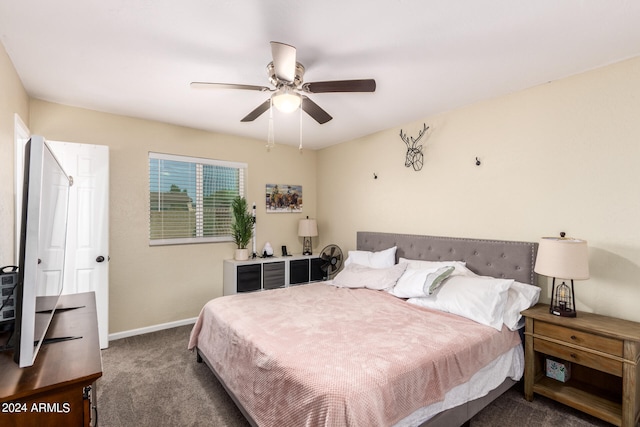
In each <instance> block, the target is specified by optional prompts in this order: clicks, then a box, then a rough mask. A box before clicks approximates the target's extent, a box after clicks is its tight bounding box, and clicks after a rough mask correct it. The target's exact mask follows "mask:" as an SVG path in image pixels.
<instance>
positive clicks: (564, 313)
mask: <svg viewBox="0 0 640 427" xmlns="http://www.w3.org/2000/svg"><path fill="white" fill-rule="evenodd" d="M549 313H551V314H553V315H554V316H561V317H576V315H577V313H576V311H575V310H573V309H571V308H566V307H558V306H553V305H550V306H549Z"/></svg>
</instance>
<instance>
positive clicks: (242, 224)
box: [231, 196, 253, 261]
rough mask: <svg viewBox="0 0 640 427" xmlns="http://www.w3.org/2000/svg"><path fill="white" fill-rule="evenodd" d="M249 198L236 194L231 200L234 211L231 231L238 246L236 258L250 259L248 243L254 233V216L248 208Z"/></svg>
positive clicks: (232, 210)
mask: <svg viewBox="0 0 640 427" xmlns="http://www.w3.org/2000/svg"><path fill="white" fill-rule="evenodd" d="M247 208H248V206H247V200H246V199H245V198H244V197H240V196H236V197H235V198H234V199H233V202H231V212H232V213H233V224H231V233H232V234H233V241H234V242H235V244H236V246H237V247H238V248H237V249H236V255H235V259H236V260H238V261H244V260H247V259H249V250H248V249H247V245H248V244H249V241H250V240H251V236H252V234H253V216H251V213H250V212H249V210H248V209H247Z"/></svg>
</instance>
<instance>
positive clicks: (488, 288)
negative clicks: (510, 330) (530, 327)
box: [407, 275, 514, 331]
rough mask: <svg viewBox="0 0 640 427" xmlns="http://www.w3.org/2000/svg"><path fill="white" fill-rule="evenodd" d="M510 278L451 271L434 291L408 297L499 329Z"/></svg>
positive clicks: (424, 304) (415, 302)
mask: <svg viewBox="0 0 640 427" xmlns="http://www.w3.org/2000/svg"><path fill="white" fill-rule="evenodd" d="M513 282H514V281H513V280H512V279H496V278H494V277H489V276H457V275H452V276H451V277H449V278H448V279H447V280H446V282H445V283H444V284H443V285H442V286H440V288H439V289H438V290H437V291H436V292H435V293H434V294H433V295H431V296H429V297H423V298H411V299H409V300H407V301H408V302H410V303H412V304H416V305H419V306H421V307H427V308H432V309H435V310H439V311H445V312H448V313H453V314H457V315H459V316H463V317H466V318H467V319H471V320H474V321H476V322H478V323H481V324H483V325H487V326H491V327H492V328H494V329H497V330H498V331H499V330H501V329H502V324H503V323H504V322H503V313H504V308H505V305H506V302H507V293H508V291H509V288H510V287H511V285H512V283H513Z"/></svg>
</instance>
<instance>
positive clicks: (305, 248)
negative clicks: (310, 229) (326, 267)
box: [302, 237, 311, 255]
mask: <svg viewBox="0 0 640 427" xmlns="http://www.w3.org/2000/svg"><path fill="white" fill-rule="evenodd" d="M302 255H311V237H304V238H303V241H302Z"/></svg>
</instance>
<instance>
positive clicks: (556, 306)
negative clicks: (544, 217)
mask: <svg viewBox="0 0 640 427" xmlns="http://www.w3.org/2000/svg"><path fill="white" fill-rule="evenodd" d="M534 271H535V272H536V273H538V274H541V275H543V276H548V277H552V278H553V281H552V285H551V304H550V305H549V313H551V314H554V315H556V316H563V317H576V307H575V300H576V299H575V293H574V290H573V281H574V280H585V279H588V278H589V250H588V248H587V242H586V241H585V240H580V239H573V238H570V237H565V233H560V237H543V238H542V239H540V244H539V245H538V256H537V257H536V264H535V267H534ZM556 278H557V279H562V283H561V284H560V285H559V286H557V287H556ZM565 280H570V281H571V282H570V283H571V284H570V285H567V283H566V282H565Z"/></svg>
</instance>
